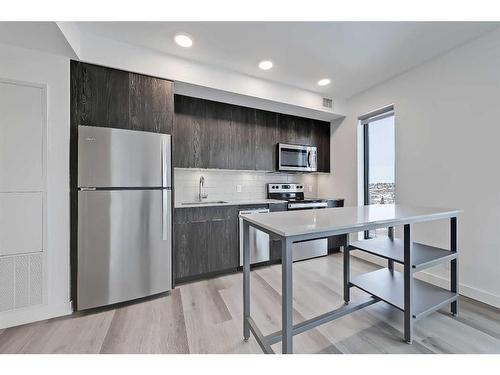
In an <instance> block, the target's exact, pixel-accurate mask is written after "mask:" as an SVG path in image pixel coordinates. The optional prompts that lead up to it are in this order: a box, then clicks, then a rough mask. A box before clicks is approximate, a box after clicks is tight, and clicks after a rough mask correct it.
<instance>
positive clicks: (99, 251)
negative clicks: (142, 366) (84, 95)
mask: <svg viewBox="0 0 500 375" xmlns="http://www.w3.org/2000/svg"><path fill="white" fill-rule="evenodd" d="M171 175H172V168H171V138H170V135H166V134H157V133H148V132H141V131H134V130H121V129H110V128H100V127H91V126H79V127H78V257H77V258H78V259H77V261H78V265H77V309H78V310H84V309H88V308H93V307H98V306H104V305H109V304H113V303H117V302H123V301H128V300H132V299H136V298H140V297H145V296H149V295H153V294H157V293H161V292H165V291H168V290H170V289H171V288H172V199H171V198H172V194H171V181H172V178H171Z"/></svg>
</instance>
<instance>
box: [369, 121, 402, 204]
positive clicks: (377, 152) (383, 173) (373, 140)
mask: <svg viewBox="0 0 500 375" xmlns="http://www.w3.org/2000/svg"><path fill="white" fill-rule="evenodd" d="M368 132H369V156H368V160H369V174H368V176H369V179H368V196H369V202H368V203H369V204H386V203H394V200H395V196H394V188H395V179H394V160H395V155H394V116H390V117H386V118H384V119H381V120H378V121H373V122H371V123H370V124H369V125H368Z"/></svg>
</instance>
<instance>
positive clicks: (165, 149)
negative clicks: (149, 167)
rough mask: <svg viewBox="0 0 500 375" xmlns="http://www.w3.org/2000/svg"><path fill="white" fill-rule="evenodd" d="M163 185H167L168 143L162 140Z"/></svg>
mask: <svg viewBox="0 0 500 375" xmlns="http://www.w3.org/2000/svg"><path fill="white" fill-rule="evenodd" d="M161 186H162V187H167V145H166V143H165V139H162V140H161Z"/></svg>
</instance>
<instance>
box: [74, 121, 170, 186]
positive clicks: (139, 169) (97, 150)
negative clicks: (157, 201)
mask: <svg viewBox="0 0 500 375" xmlns="http://www.w3.org/2000/svg"><path fill="white" fill-rule="evenodd" d="M170 186H171V137H170V135H168V134H158V133H148V132H141V131H135V130H123V129H111V128H100V127H95V126H79V127H78V187H97V188H99V187H114V188H120V187H170Z"/></svg>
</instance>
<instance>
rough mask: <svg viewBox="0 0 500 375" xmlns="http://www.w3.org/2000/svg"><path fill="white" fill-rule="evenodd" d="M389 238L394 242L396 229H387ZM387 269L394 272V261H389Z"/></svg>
mask: <svg viewBox="0 0 500 375" xmlns="http://www.w3.org/2000/svg"><path fill="white" fill-rule="evenodd" d="M387 236H388V237H389V239H390V240H392V241H394V227H389V228H387ZM387 268H389V269H390V270H391V271H394V261H393V260H392V259H388V260H387Z"/></svg>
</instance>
